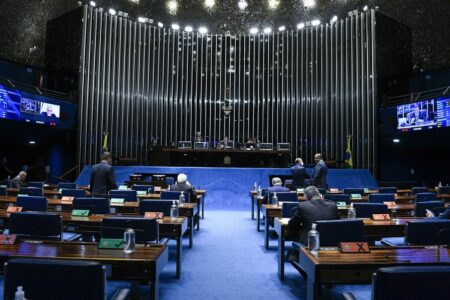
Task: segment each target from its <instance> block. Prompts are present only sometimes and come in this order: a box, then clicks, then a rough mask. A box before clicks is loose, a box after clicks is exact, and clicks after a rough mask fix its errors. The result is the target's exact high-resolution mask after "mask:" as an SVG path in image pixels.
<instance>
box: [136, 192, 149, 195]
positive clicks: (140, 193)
mask: <svg viewBox="0 0 450 300" xmlns="http://www.w3.org/2000/svg"><path fill="white" fill-rule="evenodd" d="M136 193H137V195H138V196H145V195H147V192H146V191H137V192H136Z"/></svg>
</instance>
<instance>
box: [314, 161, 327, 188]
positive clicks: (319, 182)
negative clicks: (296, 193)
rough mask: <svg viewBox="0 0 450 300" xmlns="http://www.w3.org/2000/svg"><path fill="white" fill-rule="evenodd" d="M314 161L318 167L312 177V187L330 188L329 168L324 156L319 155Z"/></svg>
mask: <svg viewBox="0 0 450 300" xmlns="http://www.w3.org/2000/svg"><path fill="white" fill-rule="evenodd" d="M314 161H315V162H316V166H315V167H314V170H313V173H312V176H311V185H314V186H315V187H319V188H324V189H327V188H328V183H327V176H328V166H327V164H326V163H325V162H324V161H323V159H322V154H320V153H317V154H316V155H314Z"/></svg>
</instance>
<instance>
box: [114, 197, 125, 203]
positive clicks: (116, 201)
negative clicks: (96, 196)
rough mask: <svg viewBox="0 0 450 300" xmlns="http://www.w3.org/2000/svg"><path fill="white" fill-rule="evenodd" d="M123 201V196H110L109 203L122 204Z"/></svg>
mask: <svg viewBox="0 0 450 300" xmlns="http://www.w3.org/2000/svg"><path fill="white" fill-rule="evenodd" d="M123 202H125V199H124V198H111V204H113V203H114V204H123Z"/></svg>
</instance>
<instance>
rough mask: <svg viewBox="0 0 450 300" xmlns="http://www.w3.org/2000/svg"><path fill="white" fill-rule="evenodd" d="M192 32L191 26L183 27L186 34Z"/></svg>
mask: <svg viewBox="0 0 450 300" xmlns="http://www.w3.org/2000/svg"><path fill="white" fill-rule="evenodd" d="M192 30H194V29H193V28H192V26H186V27H184V31H186V32H192Z"/></svg>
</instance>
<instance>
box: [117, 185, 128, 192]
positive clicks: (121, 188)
mask: <svg viewBox="0 0 450 300" xmlns="http://www.w3.org/2000/svg"><path fill="white" fill-rule="evenodd" d="M127 189H128V187H127V186H126V185H119V188H118V190H121V191H124V190H127Z"/></svg>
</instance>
